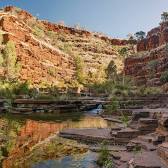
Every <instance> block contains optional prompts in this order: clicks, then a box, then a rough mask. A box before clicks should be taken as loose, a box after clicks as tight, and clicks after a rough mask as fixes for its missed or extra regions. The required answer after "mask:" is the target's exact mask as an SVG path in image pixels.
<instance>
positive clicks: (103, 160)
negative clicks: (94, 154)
mask: <svg viewBox="0 0 168 168" xmlns="http://www.w3.org/2000/svg"><path fill="white" fill-rule="evenodd" d="M97 164H98V165H99V166H102V167H105V168H113V161H112V159H110V153H109V151H108V149H107V142H105V141H104V142H102V144H101V150H100V154H99V157H98V160H97Z"/></svg>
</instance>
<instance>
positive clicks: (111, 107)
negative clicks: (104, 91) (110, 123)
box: [107, 97, 120, 114]
mask: <svg viewBox="0 0 168 168" xmlns="http://www.w3.org/2000/svg"><path fill="white" fill-rule="evenodd" d="M119 107H120V105H119V101H118V100H117V98H116V97H114V98H112V100H111V103H110V104H109V105H108V106H107V112H108V113H109V114H112V113H114V112H117V111H118V109H119Z"/></svg>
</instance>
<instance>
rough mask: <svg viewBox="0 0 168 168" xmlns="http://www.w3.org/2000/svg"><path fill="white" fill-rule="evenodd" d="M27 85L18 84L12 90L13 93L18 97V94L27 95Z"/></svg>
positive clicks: (26, 83) (25, 83)
mask: <svg viewBox="0 0 168 168" xmlns="http://www.w3.org/2000/svg"><path fill="white" fill-rule="evenodd" d="M29 91H30V89H29V83H28V82H27V81H26V82H24V83H20V84H18V85H17V86H16V88H15V89H14V93H15V94H16V95H20V94H24V95H28V94H29Z"/></svg>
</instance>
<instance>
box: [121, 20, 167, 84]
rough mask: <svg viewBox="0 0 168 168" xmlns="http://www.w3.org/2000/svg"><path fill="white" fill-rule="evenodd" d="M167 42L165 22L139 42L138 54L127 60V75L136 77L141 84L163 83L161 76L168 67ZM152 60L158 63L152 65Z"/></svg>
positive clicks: (125, 69)
mask: <svg viewBox="0 0 168 168" xmlns="http://www.w3.org/2000/svg"><path fill="white" fill-rule="evenodd" d="M167 42H168V22H165V23H161V24H160V26H159V27H156V28H154V29H152V30H151V31H150V32H148V34H147V37H146V38H145V39H143V40H141V41H139V42H138V43H137V54H135V56H131V57H129V58H127V59H126V60H125V68H124V71H125V73H126V75H130V76H132V77H134V78H135V81H136V82H137V84H139V85H142V84H147V85H149V86H159V85H162V82H161V81H160V77H161V75H162V73H163V72H164V71H166V70H167V68H168V63H167V62H168V57H167V45H166V44H167ZM152 62H153V63H154V62H155V63H156V66H155V67H152ZM153 66H154V65H153Z"/></svg>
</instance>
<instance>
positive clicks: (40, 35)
mask: <svg viewBox="0 0 168 168" xmlns="http://www.w3.org/2000/svg"><path fill="white" fill-rule="evenodd" d="M33 34H34V35H35V36H37V37H38V38H43V37H44V35H45V33H44V30H43V28H42V27H40V26H38V25H34V26H33Z"/></svg>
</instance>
